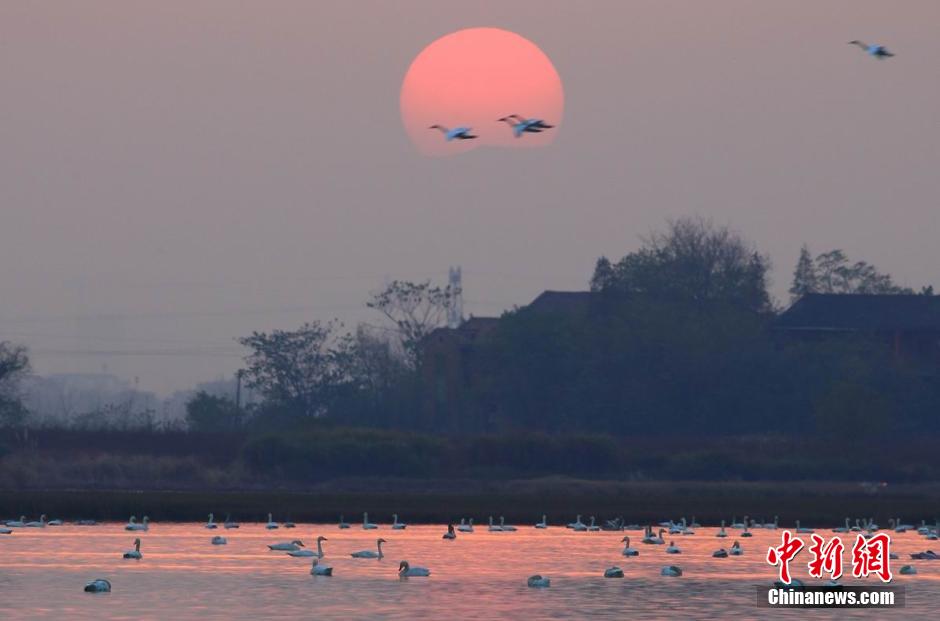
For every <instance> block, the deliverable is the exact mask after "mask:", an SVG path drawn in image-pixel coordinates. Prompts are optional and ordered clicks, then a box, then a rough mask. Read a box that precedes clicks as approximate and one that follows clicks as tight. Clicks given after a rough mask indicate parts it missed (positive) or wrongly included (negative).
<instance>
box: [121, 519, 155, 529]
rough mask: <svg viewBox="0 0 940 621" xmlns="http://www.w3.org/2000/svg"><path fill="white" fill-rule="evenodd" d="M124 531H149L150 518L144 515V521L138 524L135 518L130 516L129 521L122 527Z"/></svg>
mask: <svg viewBox="0 0 940 621" xmlns="http://www.w3.org/2000/svg"><path fill="white" fill-rule="evenodd" d="M124 530H131V531H134V530H136V531H141V530H143V531H147V530H150V518H149V517H147V516H146V515H145V516H144V519H143V520H141V522H140V523H138V522H137V518H136V517H135V516H133V515H132V516H131V519H130V520H128V522H127V525H126V526H125V527H124Z"/></svg>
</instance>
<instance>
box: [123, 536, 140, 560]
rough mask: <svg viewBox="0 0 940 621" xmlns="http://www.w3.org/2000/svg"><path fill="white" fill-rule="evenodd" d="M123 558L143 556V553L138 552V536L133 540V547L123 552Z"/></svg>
mask: <svg viewBox="0 0 940 621" xmlns="http://www.w3.org/2000/svg"><path fill="white" fill-rule="evenodd" d="M124 558H132V559H137V560H140V559H142V558H143V555H142V554H141V553H140V537H138V538H137V539H135V540H134V549H133V550H131V551H129V552H125V553H124Z"/></svg>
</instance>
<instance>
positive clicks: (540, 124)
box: [509, 114, 555, 130]
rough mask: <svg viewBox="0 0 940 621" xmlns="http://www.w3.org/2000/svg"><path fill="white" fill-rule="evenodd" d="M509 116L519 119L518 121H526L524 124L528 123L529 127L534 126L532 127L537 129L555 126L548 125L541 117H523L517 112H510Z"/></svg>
mask: <svg viewBox="0 0 940 621" xmlns="http://www.w3.org/2000/svg"><path fill="white" fill-rule="evenodd" d="M509 116H511V117H513V118H514V119H516V120H517V121H519V122H520V123H526V124H527V125H529V126H530V127H534V128H536V129H539V130H542V129H551V128H553V127H555V126H554V125H549V124H548V123H546V122H545V121H543V120H542V119H525V118H522V117H521V116H519V115H518V114H510V115H509Z"/></svg>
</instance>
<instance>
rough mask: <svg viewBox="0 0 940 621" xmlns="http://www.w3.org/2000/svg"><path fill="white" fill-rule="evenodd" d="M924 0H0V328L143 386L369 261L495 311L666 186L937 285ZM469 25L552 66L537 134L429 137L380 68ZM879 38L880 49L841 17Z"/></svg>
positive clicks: (185, 381) (927, 4) (378, 275)
mask: <svg viewBox="0 0 940 621" xmlns="http://www.w3.org/2000/svg"><path fill="white" fill-rule="evenodd" d="M938 25H940V2H938V1H937V0H922V1H914V0H895V1H892V2H885V1H884V0H875V1H862V0H844V1H826V0H805V1H796V0H778V1H770V0H740V1H705V0H685V1H669V0H648V1H644V2H635V1H629V0H617V1H611V2H573V1H572V2H545V1H541V0H539V1H531V2H512V1H510V0H500V1H499V2H472V3H471V2H445V1H441V0H433V1H428V2H412V1H404V0H403V1H401V2H392V1H389V2H356V1H351V0H343V1H336V2H327V1H324V0H317V1H304V2H281V1H273V0H266V1H261V0H258V1H255V2H236V1H234V0H229V1H215V2H199V1H194V0H178V1H171V0H159V1H157V0H154V1H152V2H134V1H129V0H114V1H111V2H98V1H91V0H85V1H82V2H33V1H26V0H23V1H20V0H4V1H3V2H0V88H2V93H0V265H2V269H0V292H2V293H0V340H4V339H7V340H15V341H18V342H23V343H25V344H27V345H29V346H30V347H31V348H32V350H33V359H34V363H35V367H36V370H37V371H39V372H41V373H50V372H97V371H100V370H101V369H102V368H103V365H107V369H108V371H109V372H112V373H115V374H118V375H120V376H122V377H126V378H133V377H135V376H137V377H139V378H140V385H141V387H142V388H147V389H153V390H157V391H160V392H165V391H169V390H172V389H175V388H183V387H186V386H189V385H192V384H194V383H195V382H197V381H200V380H206V379H212V378H216V377H218V376H220V375H222V374H225V373H230V372H231V371H233V370H234V369H235V368H237V365H238V362H239V358H238V354H239V348H238V346H237V345H235V344H234V342H233V340H232V339H233V338H234V337H236V336H239V335H244V334H247V333H249V332H250V331H252V330H255V329H258V330H268V329H271V328H290V327H294V326H297V325H299V324H300V323H301V322H303V321H305V320H310V319H329V318H331V317H334V316H338V317H340V318H341V319H344V320H346V321H347V322H348V323H350V324H352V323H355V322H356V321H359V320H363V319H366V318H369V317H370V316H371V315H370V314H369V312H368V311H366V310H364V309H363V302H364V300H365V298H366V296H367V294H368V292H369V291H370V290H374V289H376V288H378V287H380V286H381V284H382V283H383V282H384V281H385V280H386V279H387V278H408V279H422V278H428V277H434V278H437V279H439V280H444V279H446V275H447V267H448V265H462V266H463V269H464V288H465V296H466V299H467V304H466V310H467V311H469V312H472V313H474V314H477V315H486V314H495V313H498V312H500V311H501V310H503V309H506V308H510V307H511V306H512V305H514V304H524V303H527V302H528V301H529V300H530V299H531V298H533V297H534V296H535V295H536V294H537V293H538V292H539V291H541V290H542V289H546V288H552V289H581V288H585V287H586V285H587V281H588V279H589V277H590V274H591V270H592V267H593V263H594V261H595V259H596V258H597V256H598V255H600V254H607V255H610V256H612V257H620V256H622V255H623V254H624V253H626V252H628V251H630V250H632V249H634V248H635V247H636V246H637V236H638V235H642V234H645V233H647V232H649V231H650V230H651V229H652V228H655V227H657V226H659V225H660V224H661V223H662V222H663V221H664V220H665V219H666V218H669V217H676V216H681V215H686V214H700V215H703V216H707V217H711V218H712V219H714V220H715V221H716V222H717V223H719V224H731V225H732V226H734V227H735V228H737V229H738V230H739V231H740V232H742V233H743V234H745V235H746V236H748V237H750V238H751V239H753V240H754V241H755V242H756V243H757V244H758V245H759V246H760V247H761V248H762V249H763V250H764V251H766V252H767V253H769V254H770V255H771V257H772V259H773V261H774V263H775V271H774V281H775V282H774V291H775V293H776V295H777V296H778V297H779V298H781V300H782V299H783V298H784V297H785V291H786V288H787V284H788V283H787V281H788V279H789V274H790V271H791V269H792V265H793V263H794V262H795V259H796V256H797V253H798V250H799V246H800V244H801V243H802V242H807V243H808V244H810V246H811V248H813V249H814V250H816V251H822V250H827V249H831V248H834V247H840V248H843V249H845V250H846V251H847V252H848V253H849V255H850V256H851V257H853V258H855V257H858V258H863V259H866V260H869V261H871V262H873V263H874V264H876V265H877V266H878V267H879V268H881V269H883V270H886V271H889V272H891V273H892V274H894V275H895V277H896V278H897V280H899V281H900V282H902V283H904V284H909V285H912V286H919V285H921V284H924V283H934V284H938V285H940V243H938V232H940V227H938V224H940V217H938V209H940V201H938V196H940V158H938V155H940V30H938ZM471 26H497V27H501V28H506V29H509V30H512V31H515V32H518V33H519V34H521V35H523V36H525V37H526V38H528V39H530V40H532V41H533V42H535V43H536V44H537V45H538V46H539V47H541V48H542V50H544V52H545V53H546V54H547V55H548V56H549V57H550V58H551V59H552V61H553V62H554V64H555V67H556V68H557V70H558V73H559V74H560V76H561V79H562V82H563V84H564V90H565V96H566V100H565V118H564V122H563V126H562V127H561V128H560V133H559V134H558V136H557V138H556V140H555V142H554V144H552V145H551V146H550V147H548V148H544V149H513V150H499V149H492V148H486V149H477V150H475V151H473V152H471V153H467V154H463V155H459V156H455V157H448V158H426V157H423V156H421V155H420V154H419V153H418V152H417V151H416V150H415V149H414V148H413V146H412V145H411V144H410V143H409V141H408V139H407V137H406V134H405V132H404V131H403V129H402V124H401V120H400V115H399V109H398V101H399V99H398V98H399V88H400V85H401V81H402V78H403V76H404V73H405V71H406V69H407V68H408V65H409V63H410V62H411V60H412V59H413V58H414V56H415V55H416V54H417V53H418V52H419V51H420V50H421V49H422V48H423V47H424V46H425V45H427V44H428V43H430V42H431V41H433V40H434V39H436V38H437V37H439V36H441V35H444V34H446V33H448V32H451V31H454V30H457V29H460V28H466V27H471ZM855 38H858V39H862V40H864V41H869V40H871V41H874V42H878V43H883V44H885V45H887V46H888V47H889V48H890V49H892V50H893V51H895V52H896V53H897V56H896V57H895V58H893V59H890V60H889V61H886V62H877V61H875V60H874V59H872V58H869V57H867V56H866V55H865V54H864V53H863V52H862V51H861V50H859V49H858V48H855V47H852V46H849V45H846V42H847V41H849V40H850V39H855Z"/></svg>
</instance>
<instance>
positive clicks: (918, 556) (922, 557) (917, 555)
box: [911, 550, 940, 561]
mask: <svg viewBox="0 0 940 621" xmlns="http://www.w3.org/2000/svg"><path fill="white" fill-rule="evenodd" d="M911 558H912V559H914V560H919V561H936V560H940V554H937V553H936V552H934V551H933V550H926V551H924V552H914V553H913V554H911Z"/></svg>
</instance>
